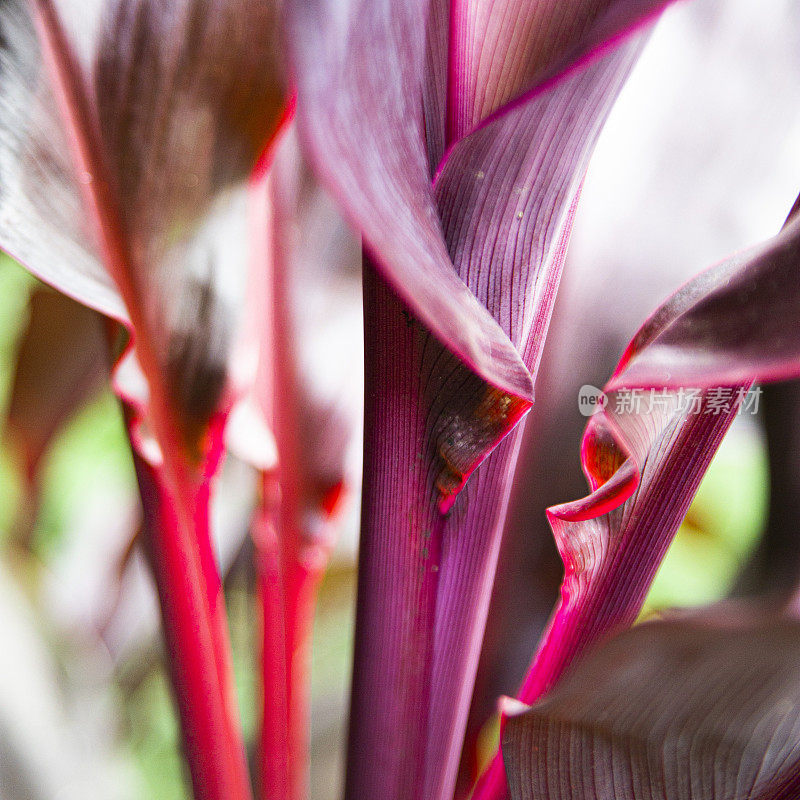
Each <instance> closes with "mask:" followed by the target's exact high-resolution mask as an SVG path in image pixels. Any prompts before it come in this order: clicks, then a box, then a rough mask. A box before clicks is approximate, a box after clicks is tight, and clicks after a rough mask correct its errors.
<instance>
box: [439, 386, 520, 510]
mask: <svg viewBox="0 0 800 800" xmlns="http://www.w3.org/2000/svg"><path fill="white" fill-rule="evenodd" d="M459 400H460V401H461V404H460V405H459V406H458V407H456V408H451V407H452V406H455V405H456V403H457V402H458V401H459ZM529 408H530V403H529V402H528V401H526V400H524V399H522V398H520V397H515V396H514V395H510V394H507V393H506V392H503V391H501V390H500V389H497V388H496V387H494V386H489V385H487V384H486V383H484V382H483V381H482V380H481V379H480V378H478V377H477V376H471V379H468V380H467V381H465V384H464V387H463V391H462V392H461V393H460V394H459V395H458V397H457V398H455V399H454V402H453V403H451V404H450V406H449V407H448V409H447V410H446V412H445V413H444V414H442V416H440V417H439V420H438V421H437V427H436V430H435V432H434V435H435V439H434V440H435V442H436V457H437V461H438V466H439V471H438V475H437V478H436V488H437V489H438V491H439V494H440V508H441V510H442V511H443V512H446V511H448V510H449V509H450V507H451V506H452V504H453V502H454V501H455V498H456V495H457V494H458V493H459V492H460V491H461V489H462V488H463V486H464V484H465V483H466V481H467V478H469V476H470V474H471V473H472V472H473V470H474V469H475V468H476V467H477V466H478V464H480V463H481V461H483V459H484V458H486V456H487V455H488V454H489V453H490V452H491V451H492V450H493V449H494V447H495V446H496V445H497V444H498V443H499V442H500V440H501V439H502V438H503V437H504V436H505V435H506V434H507V433H508V432H509V431H510V430H511V429H512V428H513V427H514V426H515V425H516V424H517V422H519V420H520V419H521V418H522V416H523V415H524V414H525V412H526V411H527V410H528V409H529Z"/></svg>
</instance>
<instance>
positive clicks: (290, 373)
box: [251, 101, 328, 800]
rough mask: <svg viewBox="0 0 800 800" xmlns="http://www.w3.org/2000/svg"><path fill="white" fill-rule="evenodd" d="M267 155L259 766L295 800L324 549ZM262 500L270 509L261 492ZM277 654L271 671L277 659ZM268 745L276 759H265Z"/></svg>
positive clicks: (303, 791)
mask: <svg viewBox="0 0 800 800" xmlns="http://www.w3.org/2000/svg"><path fill="white" fill-rule="evenodd" d="M293 110H294V106H293V102H291V101H290V103H289V105H288V109H287V114H286V117H285V120H284V124H286V123H288V121H290V120H291V117H292V114H293ZM270 155H271V154H267V155H265V158H264V159H263V160H262V163H261V164H260V165H259V168H258V169H257V170H256V173H255V175H254V179H253V195H252V205H251V215H252V224H253V225H254V237H256V239H257V240H258V241H260V242H261V244H260V245H258V246H256V248H255V251H254V264H253V267H254V269H255V270H256V273H257V278H256V282H257V285H258V286H259V290H260V291H261V292H262V295H263V299H264V300H265V302H264V309H265V316H266V317H267V319H266V321H265V322H264V321H262V329H261V338H262V341H261V363H260V364H259V376H258V378H257V385H258V391H259V395H260V400H261V402H262V404H263V406H264V411H265V413H266V416H267V418H268V419H270V422H271V427H272V430H273V433H274V436H275V441H276V446H277V451H278V468H277V471H276V474H273V475H272V476H268V477H267V478H266V479H265V485H266V484H267V483H270V482H272V484H271V485H272V487H273V488H272V490H271V491H273V493H274V494H273V495H272V498H273V500H274V503H275V505H274V507H273V508H272V510H271V512H270V513H271V514H272V519H273V526H274V528H273V529H274V534H275V542H274V545H271V546H274V547H275V548H276V551H275V552H274V553H272V554H271V555H270V557H269V560H268V562H266V563H265V562H264V559H263V557H261V558H260V559H259V560H260V562H261V565H262V566H261V568H262V570H263V571H262V574H261V575H260V578H259V582H260V584H261V586H262V591H261V592H260V595H259V604H260V608H261V617H262V619H263V620H265V627H264V637H265V638H264V643H263V648H264V649H263V655H262V679H263V681H264V687H265V688H264V691H263V700H264V707H263V709H262V715H261V718H262V731H261V741H262V744H263V746H262V751H261V756H260V759H261V774H262V792H263V797H264V800H276V799H277V800H304V799H305V798H306V797H307V796H308V751H309V717H310V712H309V704H310V675H309V672H310V649H311V638H312V630H313V621H314V609H315V606H316V597H317V589H318V587H319V583H320V580H321V578H322V575H323V573H324V570H325V566H326V565H327V561H328V552H327V548H326V547H325V546H324V545H318V544H316V543H314V542H313V541H312V542H309V541H307V537H306V536H305V535H304V530H303V500H302V494H301V490H302V482H303V470H302V463H301V453H300V450H301V445H300V441H299V425H300V424H301V422H300V420H299V418H298V413H299V412H298V409H299V402H300V398H299V393H298V390H297V376H296V361H295V357H294V325H293V320H292V301H291V297H290V290H289V280H290V277H289V271H290V270H291V258H292V252H291V248H292V239H291V237H292V236H293V235H294V234H293V226H294V219H293V218H292V213H291V211H290V209H291V208H292V207H293V203H294V198H293V195H292V189H291V188H290V186H287V185H285V182H282V181H281V180H280V176H277V177H276V176H275V175H272V176H271V177H269V178H268V177H267V169H268V167H269V156H270ZM265 273H266V274H265ZM264 500H265V502H271V501H270V494H269V492H267V491H265V497H264ZM278 603H279V604H280V605H276V604H278ZM270 620H272V622H270V623H269V624H267V622H266V621H270ZM278 620H280V623H278V622H277V621H278ZM279 626H280V636H282V638H281V639H280V640H279V638H278V637H279V630H278V628H279ZM268 638H269V641H267V639H268ZM279 648H280V653H281V657H282V663H281V664H280V665H279V664H278V663H277V660H276V659H277V653H278V650H279ZM279 682H281V683H282V688H281V690H280V691H281V693H282V698H283V701H282V704H283V707H282V709H279V708H275V707H272V708H270V707H268V705H269V703H271V702H273V700H274V693H275V691H276V690H275V689H270V688H268V687H269V686H270V685H271V684H272V685H275V684H277V683H279ZM279 705H280V704H279ZM281 710H282V712H283V715H282V716H281V714H280V713H279V712H280V711H281ZM270 728H272V730H270ZM268 742H272V743H273V744H274V746H276V747H278V748H280V749H279V751H277V752H275V751H270V749H268V747H267V746H266V744H267V743H268ZM274 759H276V760H277V761H278V762H279V764H281V765H284V766H283V769H285V771H283V772H281V771H280V770H278V772H279V773H280V774H279V775H276V767H275V766H274V765H272V764H270V763H268V762H269V761H270V760H274Z"/></svg>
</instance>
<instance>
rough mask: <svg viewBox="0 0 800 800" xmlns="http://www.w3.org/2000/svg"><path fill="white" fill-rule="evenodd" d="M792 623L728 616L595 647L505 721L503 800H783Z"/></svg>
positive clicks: (790, 726)
mask: <svg viewBox="0 0 800 800" xmlns="http://www.w3.org/2000/svg"><path fill="white" fill-rule="evenodd" d="M799 658H800V623H798V622H797V621H796V620H793V619H792V620H790V619H785V618H780V617H777V616H774V615H768V614H766V613H764V612H755V611H749V612H747V613H741V611H740V612H739V613H735V612H731V611H730V610H726V611H722V612H720V611H716V612H713V613H712V612H704V613H701V614H697V615H693V616H692V615H686V616H683V617H682V616H678V617H676V618H675V619H667V620H664V621H658V622H649V623H645V624H643V625H639V626H637V627H635V628H633V629H632V630H631V631H627V632H625V633H623V634H621V635H619V636H617V637H615V638H612V639H611V640H610V641H607V642H605V643H603V644H601V645H600V646H599V647H597V648H596V649H594V650H592V651H591V652H590V653H588V654H587V656H586V657H585V658H584V659H583V660H581V661H580V662H579V663H578V664H577V665H576V666H575V668H574V669H572V670H570V672H569V673H568V674H567V675H566V676H565V678H564V679H563V680H562V681H561V682H560V683H559V685H558V686H557V687H556V688H555V689H554V690H553V691H552V692H551V693H550V694H549V695H548V696H547V697H546V698H545V699H544V700H542V701H541V702H539V703H537V704H536V705H535V706H533V708H531V709H530V710H528V711H524V712H523V713H515V714H513V715H512V716H509V717H508V718H507V722H506V726H505V734H504V736H503V753H504V756H505V761H506V768H507V770H508V776H509V784H510V787H511V796H512V797H513V798H514V800H525V799H526V798H530V799H531V800H532V798H547V800H566V798H570V800H581V799H582V798H586V800H588V799H589V798H592V800H594V798H606V797H608V798H610V797H625V798H629V800H644V799H645V798H647V800H676V798H686V800H732V799H733V798H744V797H747V798H751V800H789V798H792V797H796V796H797V792H798V790H800V674H798V671H797V663H798V659H799Z"/></svg>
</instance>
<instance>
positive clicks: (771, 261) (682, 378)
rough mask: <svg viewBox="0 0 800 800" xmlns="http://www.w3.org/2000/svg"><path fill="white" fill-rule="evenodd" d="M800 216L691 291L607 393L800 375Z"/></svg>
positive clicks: (633, 348)
mask: <svg viewBox="0 0 800 800" xmlns="http://www.w3.org/2000/svg"><path fill="white" fill-rule="evenodd" d="M799 263H800V215H798V214H794V215H792V216H791V217H790V219H789V220H788V221H787V223H786V225H785V226H784V229H783V230H782V231H781V233H780V234H779V235H778V236H777V237H775V238H774V239H773V240H771V241H770V242H768V243H766V244H765V245H762V246H760V247H757V248H754V249H753V250H750V251H747V252H744V253H741V254H739V255H737V256H735V257H734V258H732V259H730V260H727V261H724V262H722V263H721V264H719V265H718V266H717V267H714V268H712V269H711V270H708V271H706V272H704V273H702V274H701V275H699V276H698V277H697V278H696V279H695V280H693V281H690V282H689V283H687V284H686V285H685V286H684V287H683V288H682V289H681V290H680V291H679V292H678V293H677V294H676V295H675V297H673V298H672V300H671V301H670V303H669V305H668V306H667V307H665V308H663V309H662V311H661V312H660V314H659V315H657V316H656V317H654V318H652V319H651V320H650V321H649V323H648V324H647V325H646V326H645V327H644V328H643V329H642V330H641V331H640V332H639V334H638V335H637V337H636V338H635V339H634V340H633V342H631V345H630V347H629V348H628V352H627V353H626V354H625V356H624V357H623V360H622V362H621V364H620V366H619V368H618V369H617V372H616V373H615V375H614V377H613V378H612V379H611V381H610V383H609V389H612V390H613V389H614V388H616V387H619V386H625V385H632V384H635V385H637V386H643V387H649V386H670V387H677V386H681V385H682V386H709V385H712V384H711V383H710V382H709V378H708V376H713V377H712V378H711V380H715V381H716V383H718V384H719V383H727V384H733V383H742V382H746V381H747V380H748V379H752V376H753V375H758V377H759V379H760V380H763V381H768V380H775V379H781V378H784V377H786V376H787V375H788V374H791V373H794V372H796V371H797V370H798V368H800V354H798V349H797V341H796V333H795V330H796V325H795V324H793V323H794V322H795V321H796V320H797V319H798V315H799V314H800V296H798V292H797V288H796V287H797V276H798V264H799Z"/></svg>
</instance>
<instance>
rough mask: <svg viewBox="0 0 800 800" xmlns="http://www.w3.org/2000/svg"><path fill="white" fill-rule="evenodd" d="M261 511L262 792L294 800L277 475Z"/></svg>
mask: <svg viewBox="0 0 800 800" xmlns="http://www.w3.org/2000/svg"><path fill="white" fill-rule="evenodd" d="M262 491H263V496H262V500H261V508H260V509H259V511H258V512H257V515H256V519H255V522H254V526H253V532H252V536H253V542H254V544H255V550H256V576H257V591H258V607H259V608H260V609H261V616H260V622H261V653H260V656H261V691H262V697H261V723H260V724H261V729H260V735H259V753H258V764H259V792H260V795H261V797H263V798H269V800H288V798H289V797H290V792H289V734H288V729H287V726H286V720H287V719H288V714H289V711H288V703H289V698H288V693H287V677H286V627H285V621H284V599H283V574H282V569H281V553H280V542H279V540H278V530H277V526H278V504H279V502H280V490H279V488H278V483H277V479H276V476H275V474H274V473H271V474H267V475H265V476H264V481H263V487H262Z"/></svg>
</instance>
